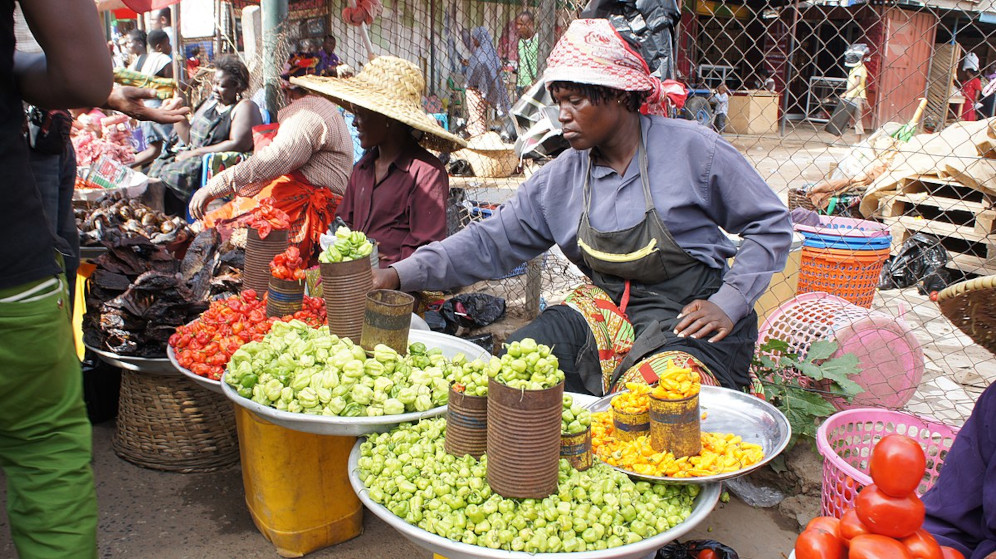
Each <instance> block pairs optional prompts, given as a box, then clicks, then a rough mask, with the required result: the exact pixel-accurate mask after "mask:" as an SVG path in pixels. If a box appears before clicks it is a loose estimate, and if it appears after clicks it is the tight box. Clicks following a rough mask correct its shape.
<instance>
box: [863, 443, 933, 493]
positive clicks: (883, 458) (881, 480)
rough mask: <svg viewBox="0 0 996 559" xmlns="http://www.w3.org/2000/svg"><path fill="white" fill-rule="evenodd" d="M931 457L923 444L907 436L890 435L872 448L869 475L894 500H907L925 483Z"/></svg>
mask: <svg viewBox="0 0 996 559" xmlns="http://www.w3.org/2000/svg"><path fill="white" fill-rule="evenodd" d="M926 467H927V457H926V456H925V455H924V453H923V448H922V447H920V443H918V442H916V441H914V440H913V439H911V438H909V437H907V436H904V435H886V436H885V437H882V440H880V441H878V443H877V444H875V448H873V449H872V455H871V462H869V464H868V473H870V474H871V477H872V481H874V482H875V485H877V486H878V488H879V489H880V490H881V491H882V492H883V493H885V494H886V495H890V496H892V497H905V496H906V495H909V494H910V493H912V492H913V491H915V490H916V488H917V486H918V485H920V481H921V480H923V473H924V471H925V470H926Z"/></svg>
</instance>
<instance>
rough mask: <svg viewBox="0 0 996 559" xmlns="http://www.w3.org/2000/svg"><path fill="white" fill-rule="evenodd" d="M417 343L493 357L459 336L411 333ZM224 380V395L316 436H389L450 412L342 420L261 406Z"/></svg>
mask: <svg viewBox="0 0 996 559" xmlns="http://www.w3.org/2000/svg"><path fill="white" fill-rule="evenodd" d="M414 342H422V343H424V344H425V345H426V346H427V347H429V348H430V349H431V348H434V347H438V348H440V349H442V350H443V355H445V356H446V357H447V358H453V357H454V356H455V355H456V354H458V353H462V354H464V355H466V356H467V359H471V360H472V359H477V358H478V357H481V358H484V357H487V356H489V355H490V354H489V353H488V352H487V351H485V350H484V349H483V348H481V346H478V345H476V344H473V343H471V342H468V341H467V340H462V339H460V338H457V337H455V336H449V335H446V334H440V333H439V332H432V331H420V330H411V331H409V333H408V343H409V344H411V343H414ZM226 374H227V373H226ZM221 379H222V380H221V383H220V384H221V389H222V392H223V393H224V394H225V396H227V397H228V398H229V399H230V400H232V401H233V402H235V403H236V404H238V405H240V406H242V407H244V408H246V409H247V410H249V411H251V412H253V413H255V414H257V415H259V416H260V417H262V418H263V419H265V420H267V421H269V422H270V423H274V424H276V425H279V426H281V427H286V428H287V429H292V430H294V431H303V432H305V433H313V434H316V435H338V436H349V437H358V436H362V435H368V434H370V433H385V432H387V431H390V430H391V429H393V428H394V427H396V426H397V425H399V424H401V423H408V422H410V421H418V420H420V419H426V418H429V417H436V416H439V415H442V414H444V413H446V406H439V407H438V408H433V409H431V410H427V411H424V412H412V413H403V414H398V415H382V416H379V417H338V416H323V415H307V414H303V413H291V412H286V411H280V410H278V409H276V408H271V407H269V406H264V405H261V404H259V403H256V402H253V401H252V400H250V399H248V398H243V397H242V396H239V393H238V392H236V391H235V389H233V388H232V387H231V386H229V385H228V383H226V382H225V377H224V376H222V377H221Z"/></svg>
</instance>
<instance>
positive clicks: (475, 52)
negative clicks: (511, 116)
mask: <svg viewBox="0 0 996 559" xmlns="http://www.w3.org/2000/svg"><path fill="white" fill-rule="evenodd" d="M470 43H471V45H470V46H471V51H472V54H471V55H470V60H469V61H468V63H467V68H466V69H465V74H466V76H467V133H468V134H470V135H471V136H479V135H481V134H484V133H485V132H487V131H488V127H487V123H488V109H489V107H494V108H495V109H497V110H498V113H499V114H500V115H504V114H508V110H509V108H510V105H511V103H510V102H509V99H508V90H506V89H505V83H504V82H503V81H502V79H501V60H500V59H499V58H498V53H497V52H496V51H495V46H494V44H493V43H492V41H491V33H489V32H488V30H487V29H486V28H485V27H475V28H474V29H473V31H471V33H470Z"/></svg>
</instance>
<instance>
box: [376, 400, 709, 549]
mask: <svg viewBox="0 0 996 559" xmlns="http://www.w3.org/2000/svg"><path fill="white" fill-rule="evenodd" d="M445 429H446V420H445V419H431V420H425V421H421V422H419V423H417V424H404V425H401V426H400V427H398V428H397V429H395V430H394V431H392V432H390V433H382V434H378V435H371V436H370V437H369V438H368V439H367V441H366V442H364V443H362V444H361V445H360V450H361V453H362V454H361V458H360V459H359V475H360V479H361V480H362V481H363V483H364V484H365V485H366V487H367V488H368V490H369V495H370V498H371V499H373V500H374V501H376V502H378V503H380V504H382V505H384V506H385V507H386V508H387V509H388V510H390V511H391V512H392V513H394V514H395V515H397V516H399V517H400V518H402V519H404V520H405V521H406V522H408V523H409V524H413V525H416V526H418V527H419V528H422V529H424V530H427V531H429V532H432V533H434V534H437V535H440V536H443V537H445V538H449V539H451V540H454V541H459V542H463V543H466V544H470V545H478V546H482V547H489V548H492V549H506V550H511V551H525V552H527V553H556V552H576V551H592V550H600V549H608V548H611V547H618V546H621V545H626V544H631V543H635V542H638V541H640V540H643V539H645V538H649V537H652V536H655V535H657V534H659V533H661V532H664V531H666V530H669V529H671V528H673V527H675V526H677V525H678V524H681V523H682V522H684V521H685V519H686V518H688V516H689V515H690V514H691V511H692V508H693V501H694V499H695V497H696V495H698V492H699V488H698V486H696V485H669V484H651V483H647V482H633V481H632V480H630V479H629V477H628V476H626V475H625V474H623V473H621V472H617V471H615V470H613V469H612V468H610V467H608V466H606V465H605V464H601V463H597V464H595V465H594V466H593V467H592V468H591V469H589V470H587V471H585V472H578V471H577V470H575V469H574V468H572V467H571V466H570V464H569V463H568V462H567V461H566V460H561V461H560V472H559V484H558V490H557V493H555V494H553V495H551V496H549V497H547V498H546V499H505V498H502V497H501V496H500V495H498V494H496V493H492V491H491V488H490V487H489V486H488V483H487V455H484V456H482V457H481V460H480V461H477V460H475V459H474V458H473V457H471V456H464V457H462V458H456V457H454V456H452V455H449V454H447V453H446V450H445V449H444V447H443V445H444V435H445Z"/></svg>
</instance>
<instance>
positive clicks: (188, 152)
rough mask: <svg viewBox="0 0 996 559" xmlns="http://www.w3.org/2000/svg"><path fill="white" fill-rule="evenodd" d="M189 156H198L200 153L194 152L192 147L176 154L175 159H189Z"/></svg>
mask: <svg viewBox="0 0 996 559" xmlns="http://www.w3.org/2000/svg"><path fill="white" fill-rule="evenodd" d="M191 157H200V154H199V153H196V152H194V150H192V149H188V150H184V151H181V152H179V153H177V154H176V160H177V161H183V160H184V159H190V158H191Z"/></svg>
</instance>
